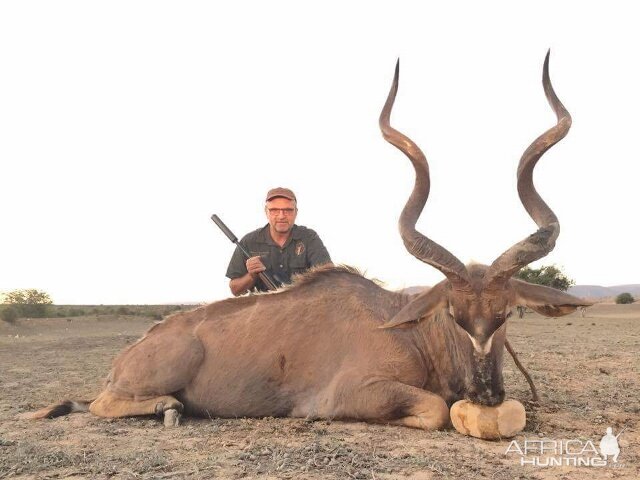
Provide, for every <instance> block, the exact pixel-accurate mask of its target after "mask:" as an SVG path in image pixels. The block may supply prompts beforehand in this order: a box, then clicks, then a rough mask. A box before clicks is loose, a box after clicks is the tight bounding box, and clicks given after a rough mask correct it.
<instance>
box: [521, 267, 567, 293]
mask: <svg viewBox="0 0 640 480" xmlns="http://www.w3.org/2000/svg"><path fill="white" fill-rule="evenodd" d="M516 278H518V279H520V280H524V281H525V282H529V283H535V284H537V285H545V286H547V287H551V288H555V289H557V290H562V291H563V292H566V291H567V290H568V289H569V287H571V286H572V285H575V283H576V282H574V281H573V280H572V279H570V278H569V277H567V276H566V275H565V274H564V273H563V272H562V271H561V270H560V269H559V268H558V267H556V266H555V265H543V266H542V267H540V268H531V267H524V268H523V269H521V270H520V271H519V272H518V273H517V274H516Z"/></svg>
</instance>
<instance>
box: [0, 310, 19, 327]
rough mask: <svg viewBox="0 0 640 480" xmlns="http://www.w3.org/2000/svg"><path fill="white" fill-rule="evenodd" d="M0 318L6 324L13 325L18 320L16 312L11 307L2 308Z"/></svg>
mask: <svg viewBox="0 0 640 480" xmlns="http://www.w3.org/2000/svg"><path fill="white" fill-rule="evenodd" d="M0 318H2V320H4V321H5V322H7V323H13V322H15V321H16V320H17V319H18V310H17V309H16V308H15V307H12V306H8V307H4V308H3V309H2V310H0Z"/></svg>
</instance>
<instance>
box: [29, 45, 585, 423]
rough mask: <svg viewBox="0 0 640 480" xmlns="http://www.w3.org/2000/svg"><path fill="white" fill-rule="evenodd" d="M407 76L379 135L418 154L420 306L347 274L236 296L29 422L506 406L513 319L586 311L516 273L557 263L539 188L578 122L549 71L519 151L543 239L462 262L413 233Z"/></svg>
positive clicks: (411, 419) (146, 341)
mask: <svg viewBox="0 0 640 480" xmlns="http://www.w3.org/2000/svg"><path fill="white" fill-rule="evenodd" d="M398 72H399V66H396V70H395V77H394V80H393V85H392V87H391V91H390V93H389V96H388V98H387V101H386V104H385V106H384V108H383V110H382V113H381V115H380V128H381V130H382V133H383V136H384V138H385V139H386V140H387V141H388V142H390V143H392V144H393V145H395V146H396V147H397V148H399V149H400V150H401V151H402V152H403V153H405V154H406V155H407V157H409V160H410V161H411V163H412V164H413V166H414V169H415V174H416V180H415V186H414V188H413V192H412V193H411V195H410V197H409V199H408V201H407V203H406V205H405V207H404V210H403V211H402V214H401V217H400V223H399V227H400V233H401V236H402V239H403V241H404V244H405V246H406V248H407V250H408V251H409V252H410V253H411V254H412V255H413V256H415V257H416V258H418V259H419V260H421V261H423V262H425V263H428V264H429V265H432V266H433V267H435V268H437V269H438V270H440V271H441V272H442V273H443V274H444V275H445V276H446V279H445V280H443V281H442V282H440V283H439V284H437V285H436V286H434V287H433V288H431V289H430V290H428V291H427V292H425V293H422V294H420V295H418V296H409V295H406V294H402V293H399V292H391V291H387V290H385V289H383V288H382V287H380V286H379V285H378V284H376V283H375V282H373V281H371V280H368V279H366V278H364V277H363V276H362V275H360V274H359V273H358V272H357V271H355V270H354V269H351V268H349V267H323V268H322V267H321V268H319V269H316V270H313V271H311V272H308V273H307V274H304V275H302V276H300V277H299V278H298V279H297V280H296V281H295V282H294V284H293V285H291V286H288V287H285V288H282V289H280V290H278V291H276V292H275V293H267V294H260V295H249V296H245V297H240V298H232V299H227V300H223V301H219V302H216V303H212V304H210V305H206V306H202V307H200V308H197V309H195V310H193V311H191V312H187V313H178V314H175V315H173V316H171V317H169V318H167V319H166V320H164V321H163V322H161V323H159V324H157V325H155V326H153V327H152V328H151V329H150V330H149V331H148V332H147V333H146V335H145V336H144V337H143V338H142V339H140V340H139V341H138V342H137V343H135V344H133V345H131V346H130V347H128V348H127V349H126V350H124V351H123V352H122V353H121V354H120V355H119V356H118V357H117V358H116V359H115V361H114V363H113V368H112V370H111V373H110V374H109V376H108V378H107V381H106V387H105V389H104V390H103V391H102V393H100V395H99V396H98V397H97V398H96V399H95V400H93V401H92V402H72V401H66V402H63V403H60V404H58V405H54V406H52V407H48V408H44V409H42V410H40V411H38V412H35V413H34V414H31V418H44V417H54V416H58V415H64V414H67V413H70V412H72V411H82V410H86V409H87V406H88V409H89V410H90V411H91V412H93V413H94V414H96V415H99V416H104V417H119V416H130V415H147V414H154V413H155V414H158V415H160V414H164V418H165V424H166V425H174V424H177V423H178V418H179V414H180V413H182V412H183V411H184V412H186V413H187V414H191V415H197V416H220V417H238V416H291V417H307V418H334V419H360V420H366V421H371V422H386V423H392V424H399V425H406V426H410V427H417V428H424V429H435V428H442V427H444V426H446V425H447V424H448V423H449V406H450V405H451V404H452V403H453V402H454V401H456V400H458V399H461V398H464V397H466V398H468V399H470V400H472V401H473V402H476V403H480V404H484V405H495V404H498V403H500V402H502V401H503V399H504V396H505V392H504V388H503V378H502V358H503V352H504V346H505V338H506V320H507V318H508V317H509V315H510V312H511V309H512V308H513V307H514V306H515V305H519V304H521V305H527V306H528V307H529V308H532V309H533V310H535V311H537V312H540V313H542V314H545V315H552V316H558V315H564V314H567V313H569V312H571V311H573V310H575V309H576V308H577V307H579V306H582V305H587V304H588V303H586V302H584V301H582V300H580V299H579V298H576V297H573V296H571V295H568V294H565V293H563V292H560V291H557V290H553V289H551V288H547V287H542V286H538V285H531V284H527V283H524V282H521V281H518V280H515V279H513V278H512V275H513V274H514V273H515V272H517V271H518V270H519V269H520V268H522V267H523V266H525V265H527V264H528V263H529V262H532V261H534V260H537V259H539V258H541V257H543V256H545V255H546V254H548V253H549V252H550V251H551V250H552V248H553V247H554V242H555V240H556V238H557V236H558V232H559V226H558V220H557V218H556V216H555V215H554V213H553V212H552V211H551V209H550V208H549V207H548V206H547V205H546V204H545V203H544V201H543V200H542V199H541V198H540V196H539V195H538V193H537V192H536V190H535V188H534V186H533V183H532V173H533V169H534V167H535V165H536V162H537V161H538V159H539V158H540V157H541V156H542V154H543V153H544V152H545V151H546V150H548V149H549V148H550V147H551V146H552V145H554V144H555V143H556V142H558V141H559V140H560V139H562V138H563V137H564V136H565V135H566V133H567V131H568V130H569V126H570V125H571V118H570V116H569V114H568V113H567V111H566V110H565V108H564V107H563V106H562V104H561V103H560V101H559V100H558V98H557V97H556V95H555V93H554V91H553V89H552V87H551V83H550V81H549V74H548V54H547V58H546V59H545V63H544V74H543V85H544V90H545V93H546V96H547V99H548V100H549V102H550V104H551V107H552V108H553V110H554V111H555V113H556V115H557V117H558V122H557V125H556V126H554V127H553V128H551V129H550V130H549V131H547V132H546V133H545V134H543V135H542V136H540V137H539V138H538V139H537V140H535V141H534V142H533V144H532V145H531V146H530V147H529V148H528V149H527V150H526V152H525V153H524V155H523V157H522V159H521V161H520V165H519V167H518V192H519V194H520V199H521V201H522V203H523V205H524V207H525V209H526V210H527V212H529V215H530V216H531V217H532V218H533V220H534V221H535V222H536V223H537V225H538V227H539V229H538V231H537V232H536V233H534V234H533V235H531V236H530V237H528V238H526V239H525V240H523V241H521V242H519V243H517V244H516V245H514V246H513V247H512V248H510V249H508V250H507V251H506V252H504V253H503V254H502V255H500V256H499V257H498V259H497V260H495V261H494V262H493V263H492V264H491V265H490V266H482V265H470V266H465V265H463V264H462V263H461V262H460V261H459V260H458V259H457V258H456V257H455V256H453V255H452V254H451V253H449V252H448V251H447V250H446V249H444V248H443V247H441V246H440V245H438V244H437V243H435V242H434V241H432V240H430V239H429V238H427V237H426V236H424V235H423V234H421V233H419V232H418V231H417V230H416V227H415V225H416V221H417V220H418V217H419V216H420V213H421V211H422V209H423V207H424V205H425V203H426V201H427V198H428V195H429V185H430V180H429V168H428V165H427V161H426V158H425V156H424V155H423V153H422V152H421V151H420V149H419V148H418V147H417V145H416V144H415V143H414V142H413V141H411V140H410V139H409V138H407V137H406V136H405V135H403V134H402V133H400V132H398V131H397V130H395V129H393V128H392V127H391V126H390V114H391V109H392V107H393V103H394V100H395V96H396V92H397V89H398Z"/></svg>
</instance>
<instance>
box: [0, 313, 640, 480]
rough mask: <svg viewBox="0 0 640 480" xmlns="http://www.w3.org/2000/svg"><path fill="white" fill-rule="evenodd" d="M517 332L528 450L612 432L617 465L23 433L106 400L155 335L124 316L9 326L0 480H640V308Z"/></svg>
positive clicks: (57, 424) (247, 423)
mask: <svg viewBox="0 0 640 480" xmlns="http://www.w3.org/2000/svg"><path fill="white" fill-rule="evenodd" d="M512 318H513V317H512ZM509 322H510V324H509V331H508V332H509V338H510V340H511V343H512V345H513V346H514V348H515V349H516V350H517V351H518V352H519V354H520V359H521V361H522V362H523V363H524V364H525V366H527V368H528V369H529V371H530V372H531V374H532V375H533V377H534V379H535V381H536V384H537V386H538V390H539V393H540V396H541V400H542V401H541V404H540V405H539V406H535V405H531V404H527V427H526V430H525V431H524V432H523V433H522V434H520V435H518V436H517V437H516V438H515V440H516V441H517V442H518V445H519V446H520V447H521V448H522V447H523V446H524V443H525V440H527V441H533V440H540V439H547V440H555V441H560V440H562V439H571V440H574V439H577V440H580V441H581V442H582V444H584V443H585V442H587V441H589V440H591V441H592V442H593V444H594V445H595V446H596V448H597V447H598V445H599V442H600V439H601V438H602V436H603V435H604V434H605V430H606V428H607V427H609V426H610V427H613V432H614V434H618V433H619V432H620V430H621V429H625V430H624V432H623V433H622V435H621V436H620V437H619V439H618V441H619V445H620V448H621V453H620V456H619V458H618V462H617V464H613V465H612V464H611V463H612V462H611V459H610V461H609V464H608V465H607V466H604V467H594V466H548V467H542V466H533V465H531V464H527V463H525V464H524V465H521V458H523V459H525V460H529V461H530V462H531V461H533V460H532V459H533V458H534V457H535V456H536V454H527V455H524V456H522V457H521V456H520V455H519V454H518V453H517V452H516V451H515V450H513V449H512V450H511V451H509V452H508V453H505V452H506V450H507V449H508V448H510V445H512V444H511V443H510V441H509V440H502V441H493V442H490V441H483V440H478V439H474V438H470V437H465V436H462V435H460V434H459V433H457V432H456V431H455V430H452V429H449V430H446V431H441V432H432V433H429V432H423V431H419V430H412V429H409V428H403V427H395V426H386V425H369V424H365V423H357V422H338V421H331V422H330V421H316V422H307V421H305V420H302V419H282V418H263V419H246V418H238V419H218V418H212V419H193V418H192V419H185V421H184V423H183V425H182V426H181V427H179V428H177V429H165V428H163V426H162V423H161V422H160V421H158V420H157V419H155V418H153V417H139V418H127V419H116V420H111V419H101V418H96V417H93V416H92V415H91V414H88V413H80V414H73V415H69V416H66V417H60V418H57V419H53V420H41V421H29V420H18V419H16V416H17V415H18V414H20V413H23V412H27V411H31V410H34V409H37V408H40V407H43V406H45V405H48V404H50V403H54V402H56V401H58V400H61V399H65V398H72V399H74V398H75V399H88V398H92V396H94V395H96V394H97V393H98V392H99V391H100V387H101V384H102V379H103V378H104V377H105V376H106V374H107V372H108V370H109V366H110V364H111V360H112V359H113V357H114V356H115V355H116V353H117V352H118V351H119V350H121V349H122V348H123V347H125V346H126V345H127V344H129V343H131V342H133V341H135V340H136V339H137V338H138V337H139V336H140V335H141V334H142V333H143V332H144V331H145V330H146V329H147V328H148V327H149V326H150V325H151V324H152V323H153V320H151V319H146V318H140V317H122V316H121V317H118V316H113V315H112V316H99V317H96V316H88V317H78V318H73V319H64V318H62V319H37V320H36V319H33V320H28V319H24V320H18V321H17V322H16V323H15V324H13V325H9V324H7V323H4V322H1V321H0V479H2V478H8V477H17V478H115V479H147V478H158V479H162V478H170V479H179V478H255V477H260V478H292V479H312V478H314V479H315V478H330V479H350V478H355V479H389V478H407V479H413V480H425V479H432V478H433V479H440V478H459V479H475V478H490V479H509V480H511V479H578V478H587V477H588V478H590V479H599V478H629V479H638V478H640V397H639V395H640V359H639V356H640V304H634V305H596V306H594V307H592V308H590V309H589V310H587V314H586V317H585V318H582V317H581V316H580V314H579V313H574V314H572V315H570V316H566V317H562V318H559V319H546V318H543V317H540V316H538V315H536V314H533V313H528V314H527V315H526V316H525V318H524V319H523V320H520V319H517V318H516V319H513V320H509ZM505 360H506V361H505V369H504V375H505V386H506V389H507V396H508V397H510V398H515V399H518V400H520V401H521V402H523V403H525V402H526V401H527V400H529V398H530V393H529V389H528V386H527V384H526V382H525V380H524V378H523V377H522V375H521V374H520V372H518V370H517V369H516V368H515V366H514V364H513V362H512V360H511V358H510V357H508V356H507V357H505ZM585 455H587V456H588V454H585Z"/></svg>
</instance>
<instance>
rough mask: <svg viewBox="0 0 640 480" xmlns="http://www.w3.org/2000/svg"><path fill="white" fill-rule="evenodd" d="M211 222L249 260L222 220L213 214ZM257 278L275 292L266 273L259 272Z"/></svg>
mask: <svg viewBox="0 0 640 480" xmlns="http://www.w3.org/2000/svg"><path fill="white" fill-rule="evenodd" d="M211 220H213V223H215V224H216V225H217V226H218V228H219V229H220V230H222V233H224V234H225V235H226V236H227V238H228V239H229V240H231V243H235V244H236V245H237V247H238V248H239V249H240V251H241V252H242V253H243V254H244V256H245V258H250V257H251V254H250V253H249V252H248V251H247V249H246V248H244V247H243V246H242V244H241V243H240V242H238V237H236V236H235V235H234V234H233V232H232V231H231V230H229V227H227V226H226V225H225V224H224V222H223V221H222V220H220V217H218V215H216V214H215V213H214V214H213V215H211ZM258 278H260V280H262V283H264V284H265V285H266V286H267V289H268V290H277V289H278V286H277V285H276V282H274V281H273V280H272V279H271V277H270V276H269V274H268V273H267V272H260V273H258Z"/></svg>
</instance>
